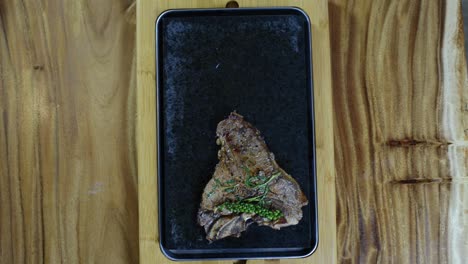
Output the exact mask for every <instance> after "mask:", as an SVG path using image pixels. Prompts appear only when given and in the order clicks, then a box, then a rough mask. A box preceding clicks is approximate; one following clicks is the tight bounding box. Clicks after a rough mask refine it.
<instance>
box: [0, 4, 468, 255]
mask: <svg viewBox="0 0 468 264" xmlns="http://www.w3.org/2000/svg"><path fill="white" fill-rule="evenodd" d="M148 2H150V1H148ZM151 2H153V3H149V6H148V7H149V9H147V10H141V6H140V11H139V13H145V14H146V16H147V17H151V19H150V20H149V21H145V23H146V26H145V28H146V30H148V29H149V28H150V27H152V26H153V25H154V24H153V22H154V21H153V20H154V17H153V16H155V15H154V12H155V11H156V9H155V5H154V4H155V3H154V1H151ZM167 2H171V3H178V4H179V5H180V7H183V3H182V2H184V3H185V4H190V5H193V4H197V3H201V4H203V5H209V4H211V3H213V2H212V1H209V0H199V1H190V0H185V1H175V0H169V1H167ZM216 3H218V2H216ZM264 3H266V1H265V2H264ZM275 3H276V2H275ZM283 3H285V2H283ZM295 3H301V2H295ZM307 3H308V4H310V5H311V6H315V4H317V3H318V4H320V5H322V2H318V1H308V2H307ZM166 4H167V3H166ZM219 6H222V4H220V5H219ZM131 7H132V3H131V1H116V0H100V1H85V0H77V1H58V0H50V1H33V0H24V1H14V0H5V1H0V160H1V161H0V263H2V264H3V263H8V264H9V263H61V262H65V263H138V262H139V247H140V248H141V252H142V254H144V257H145V258H144V260H151V261H153V263H156V260H158V258H157V255H156V254H157V251H155V250H154V249H157V245H156V244H155V241H156V239H157V236H156V233H154V232H153V231H154V229H152V228H156V226H157V223H156V222H151V221H150V220H149V219H150V218H151V217H155V213H156V208H147V209H145V210H143V211H142V212H141V214H140V219H141V221H145V222H143V223H142V224H143V225H146V227H148V226H149V227H150V229H148V230H150V232H148V233H144V234H142V236H141V238H142V240H140V241H141V244H140V245H139V236H138V232H139V230H138V210H137V178H136V177H137V159H136V153H135V141H136V132H135V131H134V128H135V122H136V116H135V111H136V103H135V102H136V99H137V98H136V92H137V89H138V90H139V89H145V90H142V91H141V92H142V93H143V94H146V95H150V96H151V95H154V94H152V93H153V92H154V91H153V88H154V72H152V71H148V69H150V70H152V69H153V68H152V67H153V61H152V59H153V57H152V56H149V59H147V60H146V62H144V63H142V64H141V65H139V67H140V71H139V72H138V74H139V75H140V76H143V81H144V82H146V85H147V86H145V87H146V88H140V87H138V88H137V87H136V85H135V84H136V78H135V73H136V71H135V64H136V63H135V60H134V57H133V55H134V53H135V46H134V42H135V25H134V24H132V23H135V13H134V9H132V8H131ZM459 8H460V6H459V1H458V0H398V1H396V0H395V1H387V0H374V1H369V0H368V1H346V0H330V1H329V5H328V9H329V14H330V24H329V25H330V30H331V31H330V32H331V34H330V35H331V55H332V57H331V58H332V66H333V67H332V69H333V70H332V73H333V91H332V92H333V102H334V110H333V116H334V121H333V122H334V128H335V129H334V130H335V133H334V141H335V160H336V168H337V174H336V175H337V178H336V184H337V192H336V193H337V198H338V199H337V208H336V210H337V216H336V223H337V250H336V252H337V254H338V262H343V263H376V262H377V263H392V262H393V263H466V259H468V256H467V255H466V254H467V253H468V242H467V238H468V234H467V230H468V228H467V225H468V208H467V205H468V198H467V195H468V182H467V175H468V169H467V164H468V151H467V148H468V144H467V133H468V131H467V130H466V129H468V105H467V103H468V99H467V98H468V95H467V93H468V88H467V87H468V85H467V78H466V71H465V70H464V66H465V61H464V59H463V58H464V56H463V50H462V41H463V38H462V36H461V35H460V34H461V31H460V28H461V24H460V22H461V19H460V17H459V15H460V13H459V11H460V10H459ZM326 14H327V13H326V12H325V13H321V14H320V16H319V17H317V19H318V20H316V21H315V25H316V26H315V30H316V32H321V34H322V35H327V33H326V32H325V31H323V30H320V29H321V28H322V27H326V26H327V23H326V20H321V19H319V18H321V16H324V15H326ZM143 29H144V28H143ZM140 30H141V28H140ZM152 34H153V32H150V33H148V34H147V36H144V37H143V38H144V39H148V40H150V41H153V39H152V37H153V35H152ZM149 49H152V47H149V46H148V47H147V48H146V50H143V52H142V53H141V54H149V53H151V52H153V51H152V50H149ZM324 56H326V54H325V55H324ZM145 63H146V64H145ZM315 70H320V71H322V70H323V69H315ZM325 70H326V69H325ZM150 87H153V88H150ZM143 103H144V101H143ZM139 106H140V107H141V108H140V111H139V113H140V114H139V118H140V124H141V121H143V120H149V122H150V123H151V122H154V120H151V118H152V115H153V114H154V106H153V105H152V104H147V105H144V104H143V105H139ZM141 110H143V111H141ZM152 111H153V112H152ZM331 113H332V111H329V113H321V114H322V115H324V116H329V114H331ZM330 120H332V119H331V118H330ZM138 133H141V134H143V136H145V135H146V136H147V137H148V138H150V137H151V136H152V135H151V129H150V130H148V131H144V130H141V131H139V132H138ZM330 136H331V134H330ZM147 143H148V144H153V145H151V146H150V148H148V149H147V150H148V153H145V152H140V154H139V156H140V159H139V160H140V165H141V164H149V163H148V162H153V160H152V158H151V155H152V153H151V151H153V149H154V148H152V147H154V142H152V141H148V142H147ZM320 147H321V148H322V151H323V148H324V147H326V146H324V144H323V143H322V144H321V145H320ZM146 154H148V155H146ZM331 162H333V161H331ZM154 169H155V168H146V170H144V171H143V172H145V173H151V170H154ZM330 175H331V174H330ZM148 180H150V181H149V182H148ZM151 180H153V178H141V179H140V183H141V186H140V188H146V187H145V186H144V185H143V184H150V185H149V186H147V188H146V190H147V192H146V199H149V200H151V199H156V194H155V193H154V192H153V190H154V185H153V186H151V184H155V182H151ZM154 180H155V178H154ZM328 181H332V182H333V178H329V179H328ZM149 191H151V192H149ZM322 194H323V193H322ZM149 196H152V197H149ZM320 199H321V200H323V199H324V197H320ZM326 210H332V212H329V211H326V212H328V213H330V214H333V213H334V211H333V210H334V208H333V207H329V208H326ZM143 217H145V218H143ZM144 219H146V220H144ZM330 222H333V220H331V221H330ZM152 232H153V233H152ZM325 236H326V235H325ZM323 237H324V235H323V234H321V240H320V243H322V242H323V240H322V239H323ZM332 239H333V238H332ZM329 250H330V254H331V256H334V255H333V252H331V251H332V250H331V249H329ZM143 252H146V253H143ZM142 260H143V259H142ZM256 262H257V263H262V262H263V261H256ZM278 262H279V261H268V263H278ZM310 262H312V263H313V261H310ZM315 262H317V261H315ZM145 263H146V262H145ZM210 263H218V262H216V261H215V262H210ZM248 263H251V262H248ZM280 263H289V262H287V261H281V262H280ZM318 263H328V262H324V261H322V262H318Z"/></svg>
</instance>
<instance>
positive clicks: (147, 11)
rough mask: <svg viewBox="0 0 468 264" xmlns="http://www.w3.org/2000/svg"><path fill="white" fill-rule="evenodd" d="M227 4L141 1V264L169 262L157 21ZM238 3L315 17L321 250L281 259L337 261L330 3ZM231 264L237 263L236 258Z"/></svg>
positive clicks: (323, 0)
mask: <svg viewBox="0 0 468 264" xmlns="http://www.w3.org/2000/svg"><path fill="white" fill-rule="evenodd" d="M226 2H227V1H219V0H211V1H208V0H200V1H195V0H171V1H163V0H159V1H154V0H140V1H139V2H138V3H137V87H138V88H137V132H136V136H137V153H138V177H139V178H138V185H139V216H140V219H139V223H140V225H139V229H140V230H139V231H140V262H141V263H158V264H159V263H165V262H167V261H168V260H167V259H166V258H165V257H164V256H163V255H162V253H161V251H160V249H159V242H158V229H157V226H158V222H157V221H158V219H157V199H156V197H157V192H156V190H157V181H156V169H157V168H156V165H157V164H156V138H155V135H156V130H155V129H156V122H155V121H156V120H155V119H156V113H155V110H156V109H155V64H154V58H155V57H154V53H155V44H154V39H155V36H154V21H155V20H156V18H157V16H158V15H159V14H160V13H161V12H162V11H164V10H167V9H171V8H197V7H199V8H201V7H203V8H207V7H224V6H225V5H226ZM238 2H239V4H240V6H241V7H248V6H249V7H251V6H298V7H301V8H303V9H304V10H305V11H306V12H307V13H308V14H309V16H310V18H311V24H312V36H313V38H312V39H313V44H312V48H313V54H314V56H313V63H314V81H315V100H316V105H315V110H316V113H315V115H316V138H317V164H318V167H317V175H318V203H319V229H320V230H319V246H318V249H317V251H316V253H315V254H313V255H312V256H311V257H309V258H307V259H298V260H283V261H279V262H278V263H335V262H336V241H335V173H334V164H333V162H334V161H333V131H332V130H333V123H332V99H331V72H330V71H331V67H330V45H329V28H328V25H329V23H328V9H327V8H328V5H327V1H326V0H315V1H291V0H290V1H287V0H283V1H279V0H278V1H274V0H272V1H265V0H259V1H247V0H246V1H238ZM210 263H213V262H210ZM226 263H232V261H230V262H229V261H228V262H226ZM249 263H263V261H249Z"/></svg>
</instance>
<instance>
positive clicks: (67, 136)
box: [0, 0, 139, 264]
mask: <svg viewBox="0 0 468 264" xmlns="http://www.w3.org/2000/svg"><path fill="white" fill-rule="evenodd" d="M130 4H131V2H128V1H123V0H122V1H115V0H106V1H101V0H100V1H85V0H78V1H66V3H65V1H61V0H50V1H34V0H25V1H0V263H5V264H7V263H138V261H139V260H138V256H139V254H138V207H137V175H136V160H135V158H136V155H135V151H134V150H135V142H134V139H135V135H134V130H133V127H134V125H133V124H134V121H135V115H134V112H135V104H134V102H135V86H136V81H135V78H134V74H133V73H134V66H133V65H134V63H133V61H134V48H135V25H134V24H131V23H128V22H127V20H126V15H125V10H126V9H127V8H128V6H129V5H130Z"/></svg>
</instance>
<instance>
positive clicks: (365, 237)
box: [329, 0, 466, 263]
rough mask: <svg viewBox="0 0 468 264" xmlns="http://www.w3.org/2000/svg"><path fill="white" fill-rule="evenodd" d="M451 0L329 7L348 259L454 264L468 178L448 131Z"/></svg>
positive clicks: (341, 241)
mask: <svg viewBox="0 0 468 264" xmlns="http://www.w3.org/2000/svg"><path fill="white" fill-rule="evenodd" d="M447 3H448V1H444V0H437V1H434V0H416V1H414V0H403V1H385V0H375V1H345V0H330V1H329V14H330V32H331V34H330V36H331V47H332V52H331V54H332V62H333V63H332V66H333V80H334V83H333V96H334V97H333V103H334V118H335V121H334V122H335V123H334V131H335V135H334V138H335V163H336V169H337V177H336V187H337V242H338V260H339V261H340V262H342V263H447V262H448V261H449V252H450V250H451V249H450V248H448V247H449V245H451V243H449V235H448V232H449V231H448V230H450V223H451V222H450V221H451V220H452V219H450V218H449V215H448V212H449V206H453V203H455V202H456V200H455V201H454V200H453V198H451V196H452V195H453V193H452V191H453V189H454V188H462V187H463V186H464V185H463V184H466V182H465V181H464V180H463V179H455V178H453V177H454V176H455V175H453V174H452V167H453V160H450V158H449V152H450V151H453V150H454V148H455V147H456V146H455V145H456V143H455V141H454V142H452V141H451V140H452V139H451V138H448V137H447V136H446V134H443V132H442V131H443V129H442V128H443V127H444V126H446V124H444V123H443V122H444V121H443V118H442V112H443V107H444V103H445V102H443V101H442V98H441V97H442V94H443V93H442V90H443V89H448V88H450V87H447V86H443V85H442V82H443V81H444V77H445V76H444V72H443V70H442V67H443V66H442V63H443V60H444V58H443V56H442V54H443V51H444V48H445V49H447V48H450V49H452V48H454V47H444V46H442V42H443V40H444V37H445V32H444V31H445V29H444V26H445V19H448V18H446V17H445V12H446V10H447V9H446V5H447ZM458 11H459V10H458ZM452 15H453V16H456V15H457V14H452ZM458 27H460V25H458ZM457 29H458V30H459V28H457ZM458 32H459V33H458V35H456V37H457V39H459V38H460V37H461V36H460V32H461V31H458ZM455 48H461V47H455ZM451 63H457V62H451ZM457 65H458V64H457ZM453 83H456V81H453ZM460 93H461V92H460ZM454 120H456V119H454ZM454 125H456V124H454ZM460 152H461V151H460ZM451 166H452V167H451ZM459 196H461V195H459ZM457 199H460V198H458V197H457ZM460 200H462V199H460ZM451 203H452V204H451ZM452 246H453V245H452Z"/></svg>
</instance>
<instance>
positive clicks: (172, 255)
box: [155, 6, 319, 261]
mask: <svg viewBox="0 0 468 264" xmlns="http://www.w3.org/2000/svg"><path fill="white" fill-rule="evenodd" d="M284 10H287V11H296V12H299V13H300V14H302V16H303V17H304V18H305V19H306V21H307V22H308V23H307V25H308V26H307V33H308V36H309V39H308V42H309V43H308V44H309V49H308V52H309V55H310V56H309V57H310V59H309V62H310V68H309V70H310V76H311V78H310V82H311V83H310V89H311V95H310V97H311V98H310V109H309V110H310V111H311V120H310V121H311V134H312V135H311V139H312V143H311V144H312V155H313V159H312V160H311V164H312V166H313V176H314V177H313V179H312V181H311V183H313V188H312V189H311V190H312V191H313V193H314V196H313V198H314V202H313V203H310V205H311V206H313V208H311V212H313V214H314V216H315V218H314V219H313V220H315V221H314V222H315V224H314V223H311V225H315V231H316V232H315V241H314V242H315V244H312V247H310V248H304V249H303V250H301V251H299V250H298V251H296V252H297V253H298V254H297V255H291V256H287V255H281V254H280V253H277V255H274V256H268V255H266V256H255V255H252V256H246V257H235V256H232V257H223V256H222V255H224V254H223V253H218V254H216V255H215V254H213V256H212V257H211V256H204V257H202V258H189V257H180V256H178V254H175V253H172V252H170V250H168V249H167V248H166V247H165V246H164V244H163V239H161V237H162V236H164V234H163V233H161V230H163V217H162V215H163V214H162V208H163V203H162V199H161V196H162V193H163V188H162V184H160V183H161V181H162V179H161V166H160V164H161V162H162V160H161V159H162V155H161V153H162V152H163V151H162V150H161V141H160V134H161V129H160V128H161V124H160V122H161V119H160V111H161V109H160V102H159V99H160V96H159V94H160V90H159V89H160V81H161V80H160V74H159V70H160V69H159V65H158V58H159V45H158V43H159V34H158V27H159V26H158V25H159V23H160V21H161V19H162V18H164V16H166V15H168V14H171V13H183V12H184V13H185V12H187V13H203V12H223V13H234V14H235V13H238V12H261V11H284ZM257 15H258V14H257ZM155 46H156V47H155V48H156V52H155V73H156V78H155V84H156V131H157V139H156V141H157V149H156V151H157V163H158V169H157V180H158V197H157V199H158V229H159V239H158V240H159V241H158V244H159V247H160V249H161V252H162V253H163V255H164V256H165V257H166V258H168V259H170V260H172V261H193V260H248V259H295V258H306V257H309V256H311V255H312V254H313V253H314V252H315V251H316V250H317V248H318V244H319V227H318V210H317V208H318V195H317V166H316V143H315V141H316V138H315V107H314V89H313V63H312V56H313V53H312V31H311V22H310V18H309V16H308V15H307V13H306V12H305V11H304V10H303V9H301V8H299V7H294V6H284V7H281V6H279V7H247V8H191V9H188V8H183V9H168V10H166V11H164V12H162V13H161V14H160V15H159V16H158V17H157V19H156V21H155ZM310 198H312V197H310ZM302 252H306V253H302ZM275 253H276V252H275ZM231 254H235V253H231ZM243 254H251V253H243Z"/></svg>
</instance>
